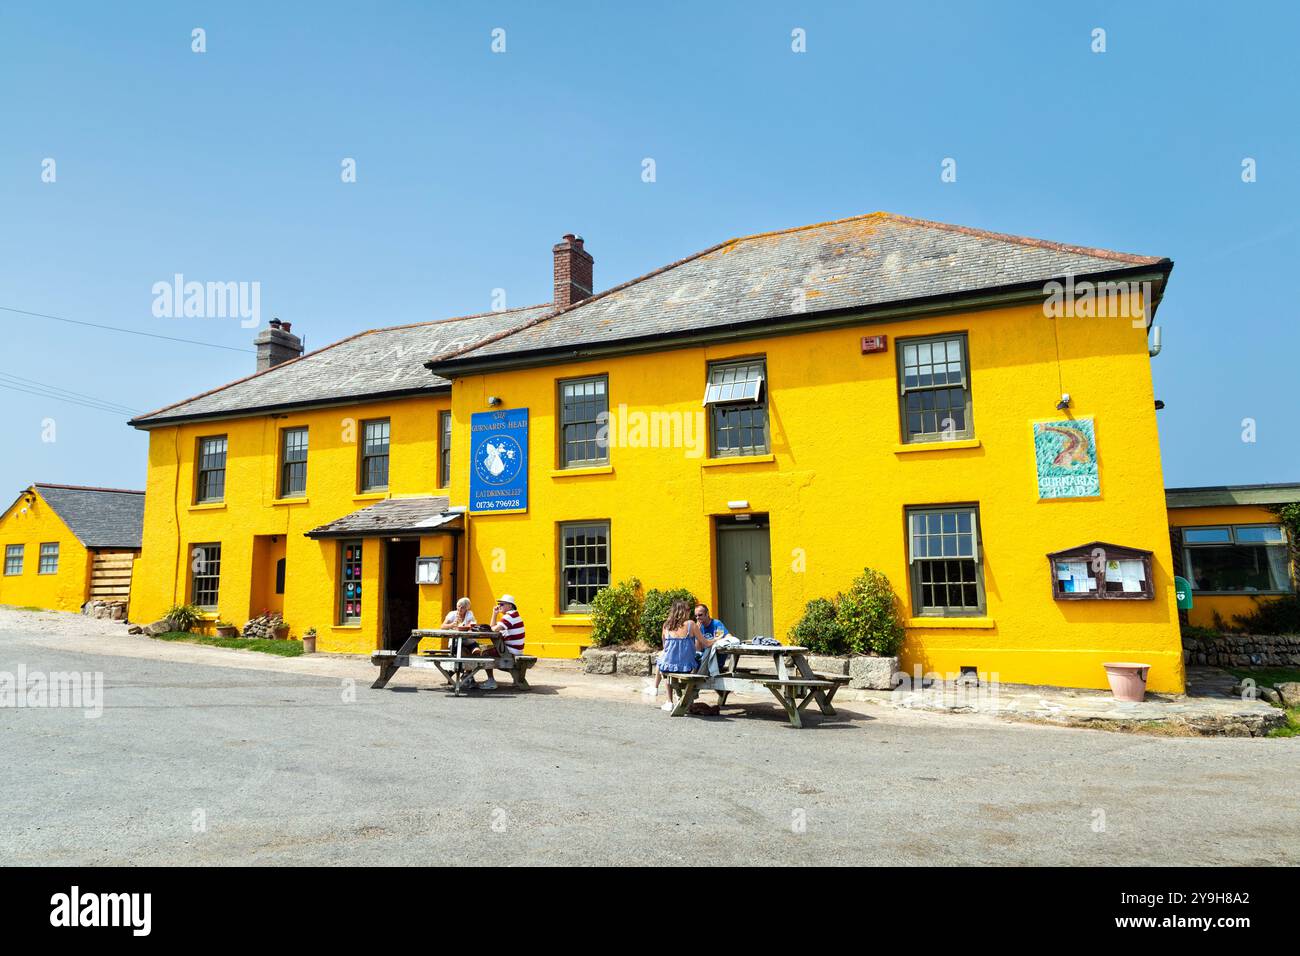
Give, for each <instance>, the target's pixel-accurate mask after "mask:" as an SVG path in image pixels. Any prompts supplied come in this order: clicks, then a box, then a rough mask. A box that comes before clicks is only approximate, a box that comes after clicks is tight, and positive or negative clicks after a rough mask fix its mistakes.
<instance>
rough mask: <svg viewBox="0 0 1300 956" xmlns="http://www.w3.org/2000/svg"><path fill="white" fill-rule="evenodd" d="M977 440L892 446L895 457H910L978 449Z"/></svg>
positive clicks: (923, 442) (954, 440) (960, 439)
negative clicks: (926, 453) (930, 452)
mask: <svg viewBox="0 0 1300 956" xmlns="http://www.w3.org/2000/svg"><path fill="white" fill-rule="evenodd" d="M981 444H982V443H981V442H980V440H979V439H978V438H956V439H953V440H952V441H918V442H909V443H907V444H906V445H904V444H898V445H895V446H894V454H895V455H910V454H915V453H917V452H927V451H957V450H959V449H962V448H979V447H980V445H981Z"/></svg>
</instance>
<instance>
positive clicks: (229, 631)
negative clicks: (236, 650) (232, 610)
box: [217, 625, 239, 637]
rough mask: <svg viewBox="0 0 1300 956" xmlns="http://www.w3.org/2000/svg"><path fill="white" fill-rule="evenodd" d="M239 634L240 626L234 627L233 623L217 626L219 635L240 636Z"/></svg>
mask: <svg viewBox="0 0 1300 956" xmlns="http://www.w3.org/2000/svg"><path fill="white" fill-rule="evenodd" d="M238 636H239V628H237V627H234V626H233V625H226V626H223V627H219V628H217V637H238Z"/></svg>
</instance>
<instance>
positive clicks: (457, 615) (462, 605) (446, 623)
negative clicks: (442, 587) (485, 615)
mask: <svg viewBox="0 0 1300 956" xmlns="http://www.w3.org/2000/svg"><path fill="white" fill-rule="evenodd" d="M477 623H478V621H477V620H475V619H474V612H473V611H472V610H470V606H469V598H467V597H463V598H461V599H460V600H459V601H457V602H456V609H455V610H454V611H448V612H447V616H446V617H444V618H443V619H442V627H443V630H446V631H468V630H469V629H470V628H472V627H473V626H474V625H475V624H477ZM444 640H445V641H446V642H447V648H448V650H452V649H454V648H453V644H454V639H453V638H450V637H447V638H444ZM476 647H478V641H476V640H474V639H473V638H462V640H461V642H460V648H461V653H465V652H467V651H472V650H473V649H474V648H476Z"/></svg>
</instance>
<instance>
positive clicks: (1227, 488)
mask: <svg viewBox="0 0 1300 956" xmlns="http://www.w3.org/2000/svg"><path fill="white" fill-rule="evenodd" d="M1165 497H1166V500H1167V502H1168V505H1169V532H1170V541H1171V546H1172V550H1173V556H1174V568H1175V572H1176V573H1177V574H1179V575H1181V576H1182V577H1183V578H1184V579H1185V580H1186V581H1187V582H1188V584H1190V585H1191V589H1192V602H1193V604H1192V608H1191V609H1190V610H1189V611H1188V612H1187V620H1188V623H1190V624H1193V625H1196V626H1199V627H1216V626H1218V625H1219V624H1220V623H1222V624H1227V625H1229V626H1234V625H1235V620H1234V619H1235V618H1237V617H1238V616H1244V615H1248V614H1251V613H1252V612H1253V611H1255V610H1256V609H1257V608H1258V607H1259V606H1260V605H1261V604H1262V603H1266V602H1268V601H1272V600H1275V599H1277V598H1278V597H1282V596H1285V595H1290V594H1294V593H1295V568H1294V566H1293V563H1292V548H1291V544H1292V542H1290V541H1289V539H1288V536H1287V530H1286V527H1285V526H1284V525H1283V524H1282V522H1281V521H1280V520H1279V519H1278V515H1277V512H1276V511H1275V510H1274V509H1276V508H1277V507H1278V506H1279V505H1288V504H1295V503H1296V502H1300V485H1297V484H1267V485H1218V486H1213V487H1203V488H1170V489H1169V490H1168V491H1167V492H1166V494H1165Z"/></svg>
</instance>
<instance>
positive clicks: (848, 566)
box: [451, 306, 1183, 691]
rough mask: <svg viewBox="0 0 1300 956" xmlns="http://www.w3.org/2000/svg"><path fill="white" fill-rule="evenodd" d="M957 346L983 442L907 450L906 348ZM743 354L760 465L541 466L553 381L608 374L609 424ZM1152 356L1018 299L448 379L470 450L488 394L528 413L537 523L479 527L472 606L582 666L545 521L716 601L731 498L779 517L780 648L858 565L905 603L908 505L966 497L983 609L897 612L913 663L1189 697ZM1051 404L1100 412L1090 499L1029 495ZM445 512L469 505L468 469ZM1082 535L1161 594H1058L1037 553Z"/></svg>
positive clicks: (630, 451) (527, 518) (696, 383)
mask: <svg viewBox="0 0 1300 956" xmlns="http://www.w3.org/2000/svg"><path fill="white" fill-rule="evenodd" d="M957 331H966V332H968V333H969V353H970V362H971V382H972V395H973V405H974V411H973V421H974V427H975V436H976V439H977V440H978V445H977V446H976V447H969V448H961V449H957V448H946V449H943V448H935V447H933V446H929V447H925V448H924V449H918V450H911V446H909V448H908V449H907V450H903V449H901V448H900V446H899V415H898V384H897V376H896V371H895V369H896V365H897V355H896V348H897V338H898V336H916V335H928V334H937V333H944V332H957ZM881 333H884V334H887V335H889V350H888V352H887V353H885V354H873V355H862V354H861V350H860V344H859V340H860V337H861V336H863V335H867V334H871V335H876V334H881ZM1058 336H1059V341H1058V338H1057V337H1058ZM1058 354H1059V355H1060V357H1061V359H1060V362H1059V364H1058V360H1057V356H1058ZM748 355H765V356H766V359H767V374H768V387H769V392H768V394H769V418H770V423H771V424H770V427H771V438H772V455H771V457H770V459H769V460H760V461H754V462H742V461H735V460H729V461H725V463H723V462H718V463H714V462H710V461H707V460H703V459H701V458H692V457H690V456H689V455H688V454H686V453H685V451H684V450H683V449H681V448H655V447H638V448H631V447H616V448H613V449H612V450H611V453H610V454H611V469H610V470H608V471H607V472H605V473H586V474H574V475H562V474H556V473H554V471H553V469H554V468H556V466H557V460H558V459H557V451H556V432H555V405H556V397H555V395H556V380H557V379H560V378H566V377H572V376H578V375H590V374H599V373H606V374H608V376H609V395H610V407H611V409H612V410H614V411H615V412H617V411H618V408H619V406H620V404H626V405H627V406H628V407H629V410H631V411H643V412H649V411H654V410H659V411H669V412H680V413H682V414H684V415H688V416H696V415H701V414H702V409H701V404H700V401H701V397H702V395H703V392H704V382H705V375H706V363H707V362H708V361H710V360H715V359H724V358H731V357H739V356H748ZM1149 361H1150V360H1149V359H1148V356H1147V342H1146V337H1145V333H1144V331H1143V330H1142V329H1141V328H1136V329H1135V328H1133V327H1132V325H1131V323H1130V321H1129V320H1128V319H1062V320H1057V321H1056V322H1055V323H1054V322H1053V321H1052V320H1049V319H1047V318H1045V317H1044V316H1043V314H1042V310H1041V308H1039V307H1036V306H1023V307H1016V308H1005V309H1000V310H988V311H980V312H974V313H970V314H966V315H960V316H946V317H931V318H925V319H920V320H913V321H908V322H895V323H873V324H870V325H863V326H860V327H856V328H845V329H840V330H832V331H818V332H810V333H806V334H802V335H798V336H784V337H770V338H765V339H759V340H751V341H745V342H736V343H733V344H727V345H714V346H707V347H694V348H687V349H678V350H673V351H665V352H659V353H654V354H645V355H636V356H621V357H613V358H602V359H598V360H591V361H583V362H576V363H570V364H564V365H555V366H548V367H544V368H535V369H523V370H516V371H508V372H497V373H488V374H481V375H473V376H467V377H465V378H463V379H458V380H457V381H456V383H455V385H454V387H453V411H454V416H453V417H454V426H453V427H454V437H453V447H454V448H457V449H464V448H468V443H469V427H470V416H471V414H472V413H474V412H481V411H487V410H488V405H487V398H488V396H489V395H497V396H501V397H502V398H503V400H504V405H503V406H502V407H504V408H528V409H529V410H530V420H531V435H530V451H529V454H530V458H531V467H530V471H531V478H530V491H529V494H530V502H529V511H528V513H527V514H516V515H507V514H501V515H474V516H472V517H471V518H470V522H469V529H470V547H469V548H468V549H467V551H468V553H469V555H470V569H469V574H470V596H471V598H472V600H473V603H474V607H475V610H476V611H477V612H479V613H480V614H481V615H484V616H485V614H484V612H485V611H486V610H487V609H488V608H490V606H491V603H492V600H493V597H494V595H495V594H497V593H499V592H501V591H510V592H513V593H514V594H515V596H516V597H517V598H518V600H519V605H520V610H521V612H522V614H523V616H524V619H525V622H526V626H527V633H528V638H529V641H528V643H529V649H530V652H531V653H536V654H542V655H559V656H571V655H573V654H576V653H578V652H579V649H580V648H581V647H582V646H583V645H584V644H587V643H589V632H590V627H589V622H588V621H587V620H586V619H585V618H583V617H581V616H577V615H572V616H565V615H560V614H559V613H558V600H559V598H558V575H559V572H558V567H557V554H556V551H557V545H556V541H557V530H556V524H557V523H558V522H560V521H570V520H583V519H608V520H609V521H610V524H611V563H612V568H613V577H614V579H615V580H621V579H623V578H626V577H630V576H633V575H635V576H637V577H639V578H640V579H641V580H642V582H643V583H644V585H645V586H646V587H647V588H651V587H676V586H684V587H689V588H691V589H693V590H694V591H695V593H697V594H700V595H706V596H709V597H710V603H711V605H712V606H713V607H714V608H716V607H717V603H718V595H717V593H716V588H715V586H714V570H715V561H716V556H715V554H714V545H713V531H712V519H711V516H714V515H726V514H728V513H730V512H729V509H728V507H727V502H728V501H730V500H737V499H744V500H748V501H749V505H750V508H749V510H751V511H753V512H766V513H768V514H769V515H770V519H771V532H770V535H771V546H772V565H773V582H772V590H773V603H774V616H775V626H776V635H775V636H776V637H778V638H784V637H785V635H786V633H787V631H788V629H789V628H790V626H791V625H792V624H793V623H794V622H795V620H796V619H797V618H798V616H799V614H800V612H801V611H802V608H803V606H804V604H805V603H806V602H807V601H808V600H810V599H812V598H815V597H821V596H831V595H834V594H835V593H836V591H838V590H840V589H843V588H844V587H846V586H847V585H848V584H849V582H850V581H851V579H852V578H853V577H854V575H855V574H856V573H857V572H858V571H860V570H861V569H862V567H863V566H872V567H876V568H879V569H880V570H882V571H884V572H885V573H886V574H888V576H889V578H890V580H891V581H892V582H893V583H894V586H895V588H896V590H898V592H899V594H900V596H901V597H902V600H903V603H904V606H905V607H906V606H907V605H909V604H910V595H909V588H908V584H907V581H908V576H907V563H906V557H905V541H904V520H905V519H904V508H905V506H909V505H913V506H914V505H930V504H947V503H965V502H977V503H978V504H979V508H980V521H981V528H982V540H983V568H984V581H985V589H986V592H987V604H988V615H987V617H986V618H982V619H976V620H962V621H954V620H952V619H947V620H943V619H939V620H935V619H924V620H921V619H910V620H909V627H908V632H907V642H906V646H905V648H904V652H903V664H904V666H905V667H906V668H908V669H909V670H910V669H911V668H912V667H913V666H914V665H920V666H921V667H923V668H924V669H925V670H926V671H938V672H941V673H949V672H956V671H957V670H958V669H959V667H960V666H962V665H973V666H976V667H977V668H978V669H979V671H981V672H986V673H987V672H995V673H997V674H998V675H999V676H1000V678H1001V680H1003V681H1010V682H1023V683H1042V684H1057V685H1067V686H1081V687H1104V686H1105V676H1104V673H1103V671H1102V668H1101V663H1102V662H1103V661H1108V660H1138V661H1144V662H1149V663H1151V664H1152V670H1151V675H1150V681H1149V686H1150V687H1151V688H1152V689H1155V690H1165V691H1180V690H1181V689H1182V687H1183V664H1182V656H1181V649H1180V644H1179V634H1178V626H1177V616H1176V610H1175V607H1174V603H1175V602H1174V596H1173V582H1172V570H1171V557H1170V549H1169V532H1168V527H1167V525H1166V523H1165V522H1166V516H1165V502H1164V482H1163V480H1162V474H1161V467H1160V451H1159V445H1158V441H1157V434H1156V416H1155V410H1154V396H1153V394H1152V385H1151V373H1150V366H1149ZM1062 390H1064V391H1067V392H1069V393H1070V394H1071V395H1072V396H1073V400H1074V405H1073V409H1072V414H1073V415H1074V416H1076V417H1093V418H1094V419H1095V423H1096V436H1097V443H1098V449H1099V462H1100V473H1101V492H1102V494H1101V497H1100V498H1099V499H1090V500H1066V501H1040V500H1039V499H1038V495H1037V485H1036V479H1035V470H1034V450H1033V438H1032V428H1031V426H1032V423H1033V422H1034V421H1038V420H1054V419H1058V418H1063V417H1067V416H1066V415H1064V414H1063V413H1060V412H1057V411H1056V410H1055V405H1056V402H1057V400H1058V399H1059V397H1060V394H1061V392H1062ZM705 448H706V454H707V442H706V445H705ZM451 501H452V504H453V505H457V504H468V501H469V479H468V463H467V462H466V461H465V460H464V459H463V458H460V459H458V460H457V461H456V462H455V467H454V468H453V477H452V491H451ZM1094 540H1102V541H1108V542H1112V543H1115V544H1119V545H1126V546H1131V547H1138V548H1145V549H1149V550H1151V551H1152V552H1153V553H1154V558H1153V563H1154V577H1155V581H1154V583H1155V590H1156V599H1155V600H1154V601H1122V602H1121V601H1104V602H1103V601H1097V602H1095V603H1093V602H1078V601H1076V602H1063V601H1056V600H1054V599H1053V598H1052V597H1051V582H1050V578H1049V570H1048V564H1047V560H1046V554H1047V553H1048V552H1050V551H1055V550H1059V549H1062V548H1067V547H1073V546H1076V545H1081V544H1084V543H1087V542H1091V541H1094ZM801 564H802V566H803V568H804V569H803V570H799V567H800V565H801ZM909 613H910V612H909Z"/></svg>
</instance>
